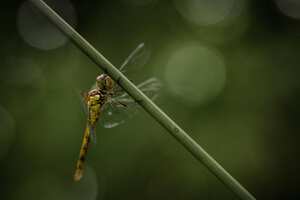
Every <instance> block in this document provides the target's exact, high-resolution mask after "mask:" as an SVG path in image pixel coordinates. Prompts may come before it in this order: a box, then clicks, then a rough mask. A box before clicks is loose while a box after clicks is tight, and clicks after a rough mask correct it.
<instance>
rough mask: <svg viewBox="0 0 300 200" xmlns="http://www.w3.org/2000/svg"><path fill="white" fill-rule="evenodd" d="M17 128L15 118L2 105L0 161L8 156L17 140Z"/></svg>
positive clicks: (0, 110)
mask: <svg viewBox="0 0 300 200" xmlns="http://www.w3.org/2000/svg"><path fill="white" fill-rule="evenodd" d="M15 126H16V125H15V120H14V118H13V116H12V115H11V114H10V113H9V112H8V111H7V110H6V109H5V108H3V107H2V106H1V105H0V133H1V134H0V159H1V158H2V157H4V156H5V155H6V154H7V152H8V151H9V148H10V146H11V144H12V143H13V141H14V139H15V129H16V128H15Z"/></svg>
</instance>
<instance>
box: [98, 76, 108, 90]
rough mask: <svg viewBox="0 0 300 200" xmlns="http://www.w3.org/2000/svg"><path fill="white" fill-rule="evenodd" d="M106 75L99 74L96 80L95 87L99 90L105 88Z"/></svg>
mask: <svg viewBox="0 0 300 200" xmlns="http://www.w3.org/2000/svg"><path fill="white" fill-rule="evenodd" d="M106 77H107V75H106V74H101V75H99V76H98V77H97V78H96V83H97V87H98V88H100V89H103V88H104V87H105V79H106Z"/></svg>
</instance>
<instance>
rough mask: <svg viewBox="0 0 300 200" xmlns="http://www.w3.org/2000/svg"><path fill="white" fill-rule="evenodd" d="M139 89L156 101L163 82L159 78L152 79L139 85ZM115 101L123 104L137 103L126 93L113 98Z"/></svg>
mask: <svg viewBox="0 0 300 200" xmlns="http://www.w3.org/2000/svg"><path fill="white" fill-rule="evenodd" d="M137 87H138V88H139V89H140V90H141V91H142V92H143V93H144V94H145V95H147V96H148V97H149V98H150V99H152V100H154V99H156V97H157V96H158V91H159V89H160V88H161V82H160V81H159V80H158V79H157V78H155V77H152V78H149V79H147V80H145V81H143V82H142V83H140V84H138V85H137ZM113 99H114V100H115V101H117V102H120V103H123V104H131V103H135V101H134V100H133V99H132V98H131V97H130V96H129V95H128V93H126V92H123V93H122V94H120V95H118V96H115V97H113Z"/></svg>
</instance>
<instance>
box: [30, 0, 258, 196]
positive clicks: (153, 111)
mask: <svg viewBox="0 0 300 200" xmlns="http://www.w3.org/2000/svg"><path fill="white" fill-rule="evenodd" d="M30 1H31V2H32V3H33V4H34V5H35V6H36V7H37V8H38V9H39V10H40V11H41V12H42V13H43V14H44V15H45V16H46V17H47V18H48V19H49V20H50V21H51V22H52V23H53V24H54V25H56V26H57V27H58V28H59V29H60V30H61V31H62V32H63V33H64V34H65V35H66V36H67V37H68V38H70V39H71V41H72V42H73V43H74V44H75V45H76V46H77V47H78V48H79V49H80V50H81V51H83V52H84V53H85V54H86V55H87V56H88V57H89V58H90V59H91V60H92V61H93V62H94V63H96V65H97V66H99V67H100V68H101V69H102V70H103V71H104V72H105V73H107V74H108V75H109V76H110V77H112V78H113V79H114V80H115V81H116V82H117V83H118V84H119V85H120V86H121V87H122V88H123V89H124V90H125V91H126V92H128V94H129V95H130V96H131V97H132V98H133V99H134V100H135V101H136V102H138V103H139V104H140V105H141V106H142V107H143V108H144V109H145V110H146V111H147V112H148V113H149V114H150V115H151V116H152V117H153V118H154V119H156V121H157V122H159V123H160V124H161V125H162V126H163V127H164V128H165V129H166V130H167V131H168V132H169V133H170V134H171V135H172V136H173V137H174V138H175V139H176V140H177V141H178V142H179V143H180V144H182V145H183V146H184V147H185V149H186V150H188V151H189V152H190V153H191V154H192V155H193V156H194V157H195V158H196V159H197V160H198V161H200V162H201V163H203V164H204V165H205V166H206V167H207V168H208V169H209V170H210V171H211V172H212V173H213V174H214V175H215V176H216V177H217V178H218V179H219V180H220V181H222V182H223V183H224V185H226V186H227V187H228V188H229V189H231V190H232V191H233V192H234V193H235V194H236V195H237V196H238V197H239V198H240V199H245V200H246V199H247V200H248V199H252V200H253V199H255V198H254V197H253V196H252V195H251V194H250V193H249V192H248V191H247V190H246V189H245V188H244V187H243V186H242V185H241V184H240V183H239V182H238V181H237V180H235V179H234V178H233V177H232V176H231V175H230V174H229V173H228V172H227V171H226V170H225V169H224V168H223V167H222V166H221V165H220V164H218V163H217V162H216V161H215V160H214V159H213V158H212V157H211V156H210V155H209V154H208V153H207V152H206V151H205V150H204V149H203V148H202V147H201V146H200V145H198V144H197V143H196V142H195V141H194V140H193V139H192V138H191V137H190V136H189V135H188V134H187V133H186V132H185V131H184V130H182V129H181V128H180V127H179V126H178V125H177V124H176V123H175V122H174V121H173V120H172V119H171V118H170V117H168V115H166V114H165V113H164V112H163V111H162V110H161V109H160V108H159V107H158V106H156V105H155V104H154V103H153V102H152V101H151V100H150V99H149V98H148V97H147V96H146V95H145V94H143V93H142V92H141V91H140V90H139V89H138V88H137V87H136V86H135V85H134V84H133V83H132V82H130V81H129V80H128V79H127V78H126V76H124V75H123V74H122V73H121V72H120V71H119V70H118V69H117V68H116V67H114V66H113V65H112V64H111V63H110V62H109V61H108V60H107V59H106V58H105V57H104V56H103V55H102V54H101V53H99V52H98V51H97V50H96V49H95V48H94V47H93V46H92V45H91V44H90V43H89V42H88V41H86V40H85V39H84V38H83V37H82V36H81V35H80V34H79V33H78V32H76V31H75V30H74V29H73V28H72V27H71V26H70V25H69V24H68V23H67V22H66V21H64V20H63V19H62V18H61V17H60V16H59V15H58V14H57V13H56V12H55V11H53V10H52V9H51V8H50V7H49V6H48V5H47V4H46V3H45V2H44V1H42V0H30Z"/></svg>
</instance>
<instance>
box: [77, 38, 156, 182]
mask: <svg viewBox="0 0 300 200" xmlns="http://www.w3.org/2000/svg"><path fill="white" fill-rule="evenodd" d="M144 55H145V48H144V44H143V43H142V44H140V45H139V46H138V47H137V48H136V49H135V50H134V51H133V52H132V53H131V54H130V55H129V56H128V57H127V58H126V60H125V61H124V62H123V64H122V65H121V67H120V68H119V70H121V71H122V72H124V71H125V69H126V68H127V66H128V65H131V64H133V63H136V61H139V60H145V59H146V57H145V56H144ZM160 86H161V84H160V82H159V81H158V79H156V78H149V79H147V80H145V81H143V82H142V83H140V84H139V85H138V88H139V89H140V90H141V91H143V92H144V93H145V94H146V95H147V96H148V97H150V98H152V99H154V98H156V96H157V91H158V90H159V88H160ZM82 96H83V97H82V98H83V103H84V106H85V108H86V113H87V122H86V128H85V131H84V135H83V140H82V145H81V148H80V152H79V159H78V160H77V163H76V169H75V173H74V180H75V181H79V180H80V179H81V178H82V176H83V168H84V162H85V159H86V155H87V151H88V148H89V146H90V141H91V138H93V139H94V140H96V137H95V136H96V134H95V128H96V124H97V122H98V121H99V119H101V120H100V121H101V122H102V124H103V126H104V127H105V128H113V127H116V126H118V125H120V124H122V123H124V122H125V119H126V117H125V116H126V115H129V114H130V113H128V112H133V110H134V109H131V108H134V107H135V106H136V105H137V104H136V102H135V101H134V100H133V99H132V98H131V97H130V96H129V95H128V94H127V93H126V92H124V91H122V89H121V88H120V87H119V86H118V85H117V84H116V83H115V82H114V81H113V79H112V78H111V77H109V76H108V75H107V74H100V75H99V76H98V77H97V78H96V83H95V85H94V86H93V87H92V88H91V89H90V91H88V92H87V93H84V94H83V95H82ZM126 112H127V113H126Z"/></svg>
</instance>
